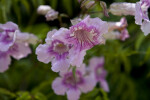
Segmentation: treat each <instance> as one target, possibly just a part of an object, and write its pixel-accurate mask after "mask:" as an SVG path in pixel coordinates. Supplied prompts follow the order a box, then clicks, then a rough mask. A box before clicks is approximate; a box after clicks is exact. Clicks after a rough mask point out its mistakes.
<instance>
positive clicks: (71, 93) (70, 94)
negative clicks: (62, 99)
mask: <svg viewBox="0 0 150 100" xmlns="http://www.w3.org/2000/svg"><path fill="white" fill-rule="evenodd" d="M80 94H81V92H80V90H78V89H69V90H68V91H67V98H68V100H78V99H79V98H80Z"/></svg>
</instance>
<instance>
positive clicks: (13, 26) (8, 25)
mask: <svg viewBox="0 0 150 100" xmlns="http://www.w3.org/2000/svg"><path fill="white" fill-rule="evenodd" d="M0 30H3V31H4V30H18V25H17V24H15V23H13V22H7V23H6V24H0Z"/></svg>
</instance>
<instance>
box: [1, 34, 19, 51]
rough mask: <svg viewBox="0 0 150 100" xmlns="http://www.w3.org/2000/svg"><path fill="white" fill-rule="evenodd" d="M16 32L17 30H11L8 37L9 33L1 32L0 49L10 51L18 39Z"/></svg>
mask: <svg viewBox="0 0 150 100" xmlns="http://www.w3.org/2000/svg"><path fill="white" fill-rule="evenodd" d="M16 33H17V31H15V32H9V37H7V33H6V32H5V31H4V32H1V33H0V47H3V48H0V51H8V49H9V48H10V47H11V46H12V45H13V44H14V42H15V40H16Z"/></svg>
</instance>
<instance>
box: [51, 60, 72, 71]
mask: <svg viewBox="0 0 150 100" xmlns="http://www.w3.org/2000/svg"><path fill="white" fill-rule="evenodd" d="M69 65H70V64H69V60H68V59H60V60H56V59H54V60H52V70H53V71H54V72H59V71H67V70H68V68H69Z"/></svg>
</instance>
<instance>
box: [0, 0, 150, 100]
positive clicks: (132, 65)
mask: <svg viewBox="0 0 150 100" xmlns="http://www.w3.org/2000/svg"><path fill="white" fill-rule="evenodd" d="M105 2H106V3H107V5H108V7H109V5H110V4H111V3H113V2H133V3H135V2H137V0H109V1H108V0H105ZM43 4H44V5H50V6H51V7H52V8H53V9H55V10H56V11H58V12H59V13H63V14H66V15H68V16H69V17H64V18H62V23H63V24H61V23H60V22H59V20H54V21H49V22H47V21H46V19H45V17H44V16H40V15H38V14H37V7H38V6H39V5H43ZM95 9H96V8H95ZM80 11H81V9H80V5H79V3H78V2H77V0H0V23H5V22H7V21H13V22H14V23H16V24H18V25H19V27H20V30H21V31H22V32H30V33H33V34H35V35H36V36H38V38H39V40H41V41H42V42H41V43H44V39H45V37H46V35H47V32H48V31H50V30H52V29H54V28H56V29H58V28H60V27H62V26H64V27H67V28H68V27H69V26H70V25H71V23H70V19H72V18H75V17H77V16H78V15H79V13H80ZM109 15H110V17H109V18H108V17H105V16H103V14H100V13H96V14H92V15H91V16H93V17H96V16H99V17H100V18H101V19H103V20H105V21H119V20H120V18H121V17H118V16H114V15H111V14H109ZM126 18H127V20H128V27H127V29H128V31H129V34H130V38H129V39H127V40H126V41H125V42H122V41H120V40H109V41H107V42H106V45H98V46H95V47H94V48H92V49H91V50H88V51H87V55H86V56H85V60H84V62H85V63H86V64H88V61H89V59H90V58H91V57H93V56H104V57H105V69H107V71H108V76H107V81H108V84H109V87H110V92H109V93H106V92H104V91H103V90H102V89H101V88H100V87H99V86H97V87H95V89H94V90H93V91H91V92H89V93H87V94H82V95H81V97H80V100H94V99H95V100H150V95H149V94H150V35H148V36H144V35H143V33H142V32H141V30H140V26H138V25H136V24H135V22H134V21H135V20H134V17H133V16H127V17H126ZM38 44H39V43H38ZM38 44H37V45H38ZM37 45H34V46H33V45H31V48H32V52H33V53H32V54H30V55H29V56H28V57H27V58H24V59H21V60H19V61H17V60H15V59H12V63H11V65H10V67H9V69H8V70H7V71H6V72H5V73H0V100H66V96H57V95H56V94H54V92H53V90H52V88H51V83H52V81H53V80H54V79H55V78H56V77H57V76H58V74H57V73H54V72H52V71H51V64H50V63H49V64H44V63H41V62H39V61H38V60H37V58H36V55H35V48H36V47H37Z"/></svg>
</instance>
